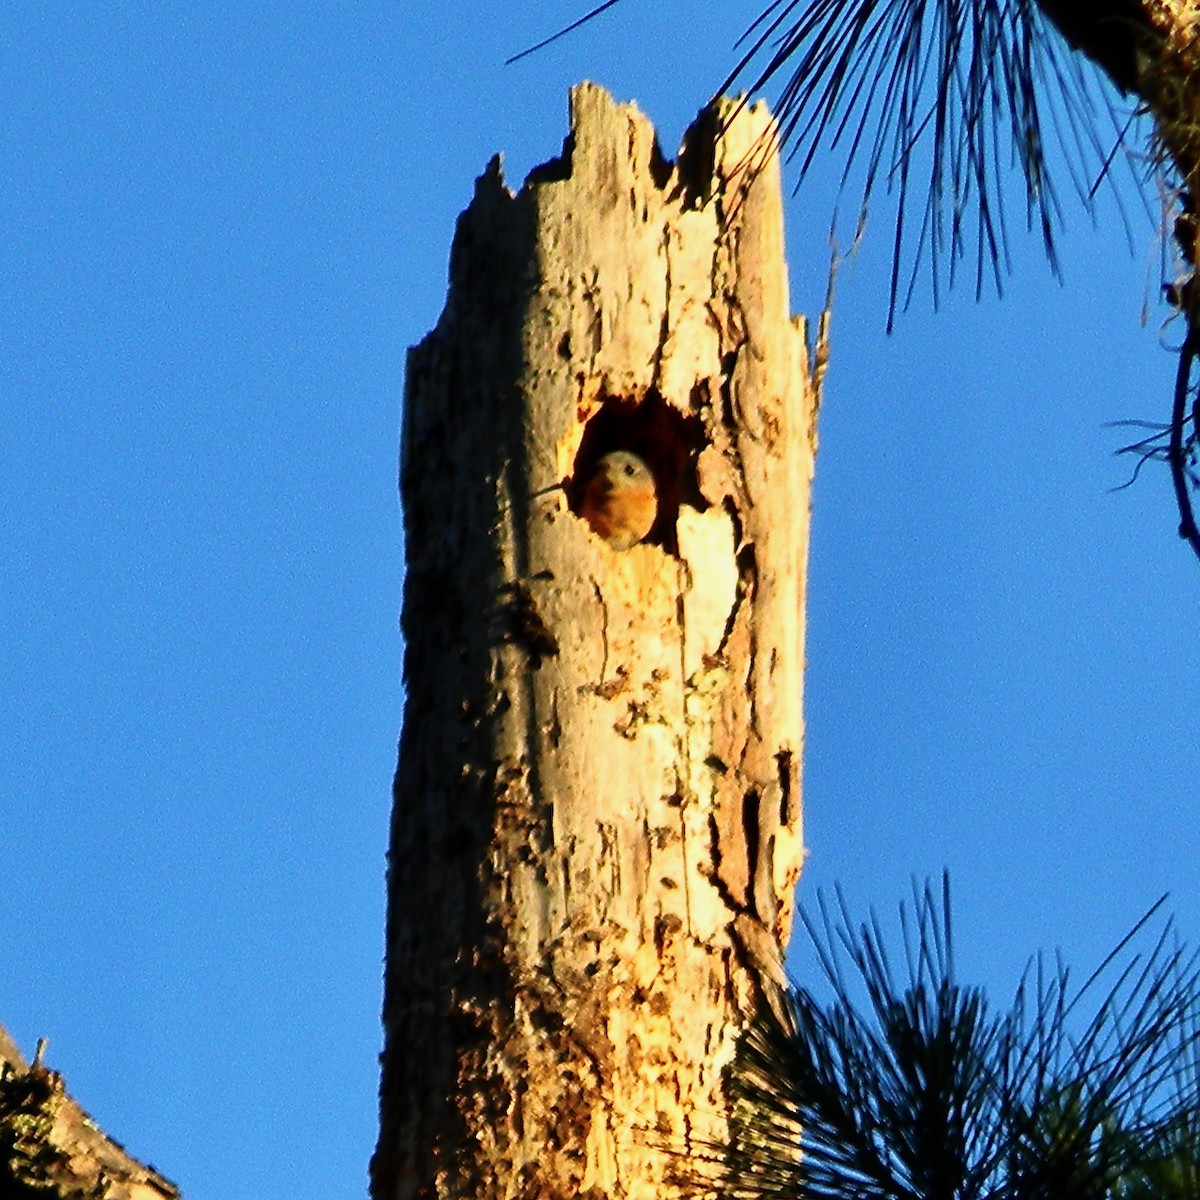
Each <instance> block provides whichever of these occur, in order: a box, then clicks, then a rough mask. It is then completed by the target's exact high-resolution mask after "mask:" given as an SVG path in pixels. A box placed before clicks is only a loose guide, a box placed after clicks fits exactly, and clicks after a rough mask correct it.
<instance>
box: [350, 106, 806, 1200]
mask: <svg viewBox="0 0 1200 1200" xmlns="http://www.w3.org/2000/svg"><path fill="white" fill-rule="evenodd" d="M773 137H774V125H773V123H772V121H771V118H770V117H769V115H768V114H767V112H766V111H765V109H764V108H763V107H762V106H755V107H753V108H750V107H744V108H741V109H740V110H739V109H738V106H737V105H735V104H733V103H731V102H728V101H721V102H718V103H717V104H715V105H714V106H712V107H710V108H708V109H706V110H704V111H703V112H702V113H701V114H700V117H699V118H698V119H697V121H696V123H695V124H694V125H693V126H692V127H691V129H690V130H689V131H688V133H687V134H686V136H685V139H684V147H683V150H682V151H681V153H680V155H679V158H678V160H677V161H676V162H674V163H672V162H670V161H667V160H666V159H664V158H663V156H662V154H661V153H660V151H659V148H658V145H657V143H656V140H655V136H654V133H653V130H652V129H651V127H650V124H649V123H648V121H647V120H646V119H645V118H644V117H643V116H642V115H641V114H640V113H638V112H637V110H636V109H635V108H633V107H632V106H628V107H627V106H622V105H617V104H615V103H614V102H613V100H612V99H611V98H610V97H609V96H608V95H607V94H606V93H605V92H604V91H603V90H601V89H600V88H598V87H596V86H594V85H590V84H584V85H582V86H580V87H577V88H576V89H574V91H573V92H572V94H571V132H570V136H569V137H568V139H567V141H566V143H565V146H564V149H563V153H562V156H561V157H560V158H557V159H554V160H552V161H550V162H548V163H546V164H545V165H543V166H541V167H539V168H537V169H536V170H534V171H533V172H532V173H531V174H530V176H529V178H528V179H527V180H526V182H525V185H524V186H523V187H522V188H521V190H520V191H519V192H517V193H516V194H515V195H514V194H513V193H511V192H510V191H509V190H508V188H507V187H506V186H505V184H504V181H503V179H502V176H501V170H500V163H499V159H495V160H493V161H492V163H491V164H490V165H489V167H488V168H487V170H486V171H485V172H484V174H483V175H482V176H480V178H479V179H478V181H477V183H476V187H475V196H474V199H473V201H472V202H471V204H470V206H469V207H468V208H467V210H466V211H465V212H464V213H463V214H462V216H461V217H460V218H459V221H458V227H457V231H456V234H455V238H454V246H453V250H452V252H451V259H450V288H449V294H448V297H447V301H446V307H445V310H444V311H443V313H442V316H441V319H440V320H439V322H438V324H437V327H436V328H435V329H434V330H433V332H432V333H430V334H429V335H428V336H427V337H426V338H425V339H424V340H423V341H422V342H421V343H420V345H418V346H416V347H414V348H413V349H412V350H411V351H410V353H409V357H408V367H407V379H406V386H405V398H404V420H403V431H402V446H401V449H402V454H401V458H402V463H401V492H402V495H403V498H404V510H405V531H406V554H407V564H408V565H407V573H406V578H405V595H404V614H403V628H404V633H405V639H406V652H405V683H406V692H407V694H406V701H405V715H404V728H403V734H402V737H401V742H400V760H399V768H398V770H397V774H396V783H395V797H394V809H393V819H392V834H391V851H390V856H389V874H388V910H389V911H388V930H387V972H386V984H385V1000H384V1026H385V1045H384V1053H383V1056H382V1063H383V1071H382V1083H381V1131H380V1140H379V1145H378V1148H377V1150H376V1153H375V1156H374V1159H373V1162H372V1189H373V1195H374V1197H375V1200H394V1198H399V1197H414V1196H421V1197H434V1196H437V1197H450V1196H458V1195H466V1196H472V1197H501V1196H503V1197H517V1196H521V1197H555V1198H559V1197H561V1198H562V1200H567V1198H568V1197H569V1198H570V1200H576V1198H577V1197H580V1196H597V1197H598V1196H601V1195H603V1196H606V1197H607V1196H624V1197H633V1198H636V1200H641V1198H643V1197H645V1198H649V1197H651V1196H653V1197H656V1198H661V1197H665V1196H669V1195H671V1194H678V1193H679V1185H678V1184H673V1183H672V1177H673V1175H675V1174H677V1171H678V1165H679V1161H680V1160H679V1155H680V1154H681V1153H686V1152H687V1150H688V1148H689V1146H696V1145H699V1144H703V1143H706V1142H708V1141H710V1140H713V1139H718V1140H719V1139H720V1138H721V1137H723V1136H724V1135H725V1132H726V1129H727V1103H728V1101H727V1098H726V1097H725V1095H724V1093H723V1090H722V1071H723V1069H724V1068H725V1066H726V1065H727V1064H728V1062H729V1061H730V1058H731V1056H732V1051H733V1048H734V1042H735V1038H736V1035H737V1033H738V1032H739V1030H740V1029H741V1028H742V1026H743V1023H744V1020H745V1019H746V1017H747V1016H748V1014H749V1013H750V1011H751V1010H752V1009H753V1007H754V1005H755V1003H756V1001H757V999H758V997H759V994H760V989H762V988H764V987H765V988H770V987H773V986H774V984H773V983H772V982H771V980H772V978H778V977H779V973H780V961H781V950H780V947H781V946H782V945H783V944H784V943H785V942H786V939H787V936H788V933H789V929H790V925H791V919H792V893H793V888H794V885H795V883H796V879H797V877H798V875H799V872H800V865H801V859H802V856H803V850H802V845H801V825H800V816H801V812H800V807H801V806H800V762H801V755H802V750H803V724H802V717H801V686H802V673H803V665H804V587H805V569H806V560H807V553H808V523H809V487H810V482H811V478H812V470H813V453H814V449H815V442H816V438H815V418H816V410H817V402H818V393H819V381H820V366H821V362H822V361H823V357H824V337H823V334H824V326H822V329H821V337H820V338H819V339H818V347H817V356H816V358H817V361H816V366H815V369H814V366H813V364H812V363H811V362H810V357H809V351H808V347H807V345H806V326H805V323H804V321H803V320H802V319H799V318H797V319H792V318H790V317H789V315H788V293H787V275H786V268H785V263H784V254H783V228H782V207H781V199H780V189H779V173H778V169H777V160H776V157H775V156H774V155H773V154H772V153H771V151H772V150H773V141H772V139H773ZM648 480H651V481H652V488H653V495H652V501H653V508H652V510H651V511H650V512H649V515H647V510H646V507H645V505H646V491H647V484H648ZM629 529H632V530H634V531H635V533H636V536H635V535H632V534H628V533H627V532H626V533H622V532H621V531H622V530H626V531H627V530H629Z"/></svg>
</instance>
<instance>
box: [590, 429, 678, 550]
mask: <svg viewBox="0 0 1200 1200" xmlns="http://www.w3.org/2000/svg"><path fill="white" fill-rule="evenodd" d="M579 515H580V516H581V517H582V518H583V519H584V520H585V521H586V522H587V523H588V525H589V526H591V529H592V532H593V533H595V534H596V536H597V537H600V538H603V539H604V541H606V542H607V543H608V544H609V545H610V546H611V547H612V548H613V549H614V550H629V549H630V548H632V547H633V546H636V545H637V544H638V542H640V541H642V540H644V539H645V537H646V535H647V534H648V533H649V532H650V530H651V528H652V527H653V525H654V520H655V518H656V517H657V516H658V494H657V492H656V490H655V486H654V473H653V472H652V471H651V470H650V468H649V467H648V466H647V465H646V464H645V462H644V461H643V460H642V459H640V458H639V457H638V456H637V455H636V454H634V453H632V452H631V451H629V450H611V451H609V453H608V454H605V455H604V456H603V457H602V458H599V459H597V461H596V464H595V466H594V467H593V468H592V469H591V471H590V472H589V473H588V475H587V479H586V482H585V483H584V485H583V488H582V489H581V491H580V500H579Z"/></svg>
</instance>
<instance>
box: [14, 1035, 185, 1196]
mask: <svg viewBox="0 0 1200 1200" xmlns="http://www.w3.org/2000/svg"><path fill="white" fill-rule="evenodd" d="M178 1196H179V1189H178V1188H177V1187H176V1186H175V1185H174V1184H173V1183H172V1182H171V1181H170V1180H169V1179H166V1178H164V1177H163V1176H162V1175H160V1174H159V1173H158V1171H156V1170H155V1169H154V1168H153V1167H149V1166H147V1165H146V1164H145V1163H141V1162H139V1161H138V1160H137V1159H136V1158H134V1157H133V1156H132V1155H131V1154H129V1153H128V1151H126V1149H125V1148H124V1147H123V1146H121V1145H120V1144H119V1143H117V1142H115V1141H113V1140H112V1138H110V1137H108V1136H107V1135H106V1134H105V1133H103V1132H102V1131H101V1130H100V1129H98V1128H97V1127H96V1124H95V1122H93V1121H92V1119H91V1118H90V1117H89V1116H88V1115H87V1113H86V1112H84V1110H83V1109H82V1108H80V1107H79V1105H78V1104H77V1103H76V1102H75V1101H74V1100H73V1099H72V1098H71V1097H70V1096H69V1095H68V1094H67V1090H66V1087H65V1086H64V1084H63V1080H62V1076H61V1075H59V1074H58V1072H57V1071H51V1070H49V1069H48V1068H47V1067H45V1066H44V1065H43V1064H42V1063H41V1061H40V1047H39V1054H38V1057H37V1058H35V1060H34V1062H33V1064H32V1065H30V1064H29V1063H28V1062H26V1061H25V1059H24V1057H23V1056H22V1054H21V1052H20V1050H19V1049H18V1048H17V1045H16V1043H15V1042H14V1041H13V1040H12V1038H10V1037H9V1035H8V1033H7V1031H6V1030H5V1029H4V1027H3V1026H0V1197H4V1200H26V1198H28V1200H35V1198H40V1200H178Z"/></svg>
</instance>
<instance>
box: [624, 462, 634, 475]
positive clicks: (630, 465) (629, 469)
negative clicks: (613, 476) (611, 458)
mask: <svg viewBox="0 0 1200 1200" xmlns="http://www.w3.org/2000/svg"><path fill="white" fill-rule="evenodd" d="M633 473H634V471H633V463H626V464H625V474H626V475H632V474H633Z"/></svg>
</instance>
